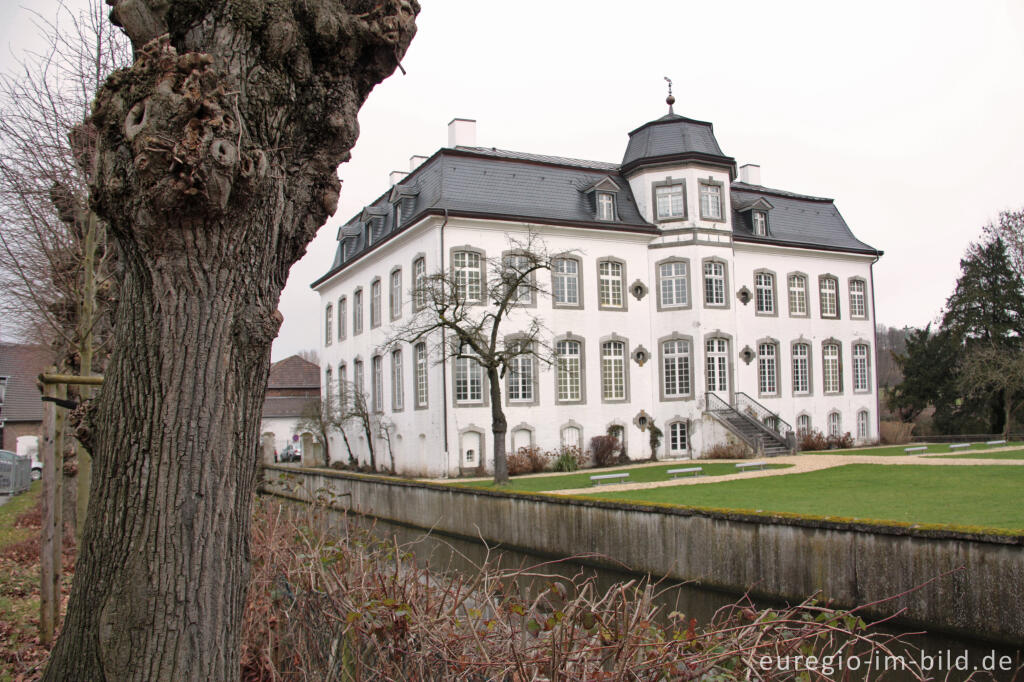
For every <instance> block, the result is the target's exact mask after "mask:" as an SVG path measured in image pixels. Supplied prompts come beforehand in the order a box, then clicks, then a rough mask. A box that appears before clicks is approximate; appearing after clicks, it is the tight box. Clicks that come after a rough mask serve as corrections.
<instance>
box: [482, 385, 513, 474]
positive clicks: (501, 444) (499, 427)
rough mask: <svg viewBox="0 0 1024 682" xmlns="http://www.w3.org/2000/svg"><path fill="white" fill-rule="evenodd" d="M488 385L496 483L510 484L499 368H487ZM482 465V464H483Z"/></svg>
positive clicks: (506, 425) (506, 428) (506, 422)
mask: <svg viewBox="0 0 1024 682" xmlns="http://www.w3.org/2000/svg"><path fill="white" fill-rule="evenodd" d="M487 384H488V387H489V388H490V392H491V433H492V434H494V482H495V483H496V484H497V485H503V484H505V483H508V459H507V458H506V457H505V434H507V433H508V421H507V420H506V419H505V411H504V410H503V409H502V408H501V377H500V376H498V368H497V367H488V368H487ZM481 464H482V463H481Z"/></svg>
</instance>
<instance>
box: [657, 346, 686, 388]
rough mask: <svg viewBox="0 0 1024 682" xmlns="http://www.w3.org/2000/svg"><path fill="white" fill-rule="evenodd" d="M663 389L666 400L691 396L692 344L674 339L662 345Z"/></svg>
mask: <svg viewBox="0 0 1024 682" xmlns="http://www.w3.org/2000/svg"><path fill="white" fill-rule="evenodd" d="M661 366H662V388H663V393H664V395H665V397H666V398H679V397H682V396H688V395H690V394H691V390H690V342H689V341H684V340H683V339H673V340H671V341H666V342H665V343H663V344H661Z"/></svg>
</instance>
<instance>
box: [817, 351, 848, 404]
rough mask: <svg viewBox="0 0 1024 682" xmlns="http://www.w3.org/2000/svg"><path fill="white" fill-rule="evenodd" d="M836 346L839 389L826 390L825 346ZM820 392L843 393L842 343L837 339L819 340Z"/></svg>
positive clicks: (824, 393)
mask: <svg viewBox="0 0 1024 682" xmlns="http://www.w3.org/2000/svg"><path fill="white" fill-rule="evenodd" d="M826 346H836V364H837V369H836V373H837V376H838V377H839V390H837V391H830V390H828V381H827V379H828V364H827V362H826V360H825V347H826ZM821 394H822V395H842V394H843V344H842V342H840V341H839V339H834V338H829V339H825V340H823V341H822V342H821Z"/></svg>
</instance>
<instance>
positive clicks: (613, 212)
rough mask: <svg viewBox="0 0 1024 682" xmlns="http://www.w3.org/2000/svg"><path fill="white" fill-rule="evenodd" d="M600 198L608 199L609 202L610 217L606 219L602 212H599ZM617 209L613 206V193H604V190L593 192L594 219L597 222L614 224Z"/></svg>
mask: <svg viewBox="0 0 1024 682" xmlns="http://www.w3.org/2000/svg"><path fill="white" fill-rule="evenodd" d="M602 197H608V200H609V206H610V207H611V211H610V213H611V215H610V216H608V217H605V216H603V215H602V211H601V205H602V204H601V198H602ZM617 208H618V207H617V206H616V205H615V192H608V191H605V190H597V191H595V192H594V217H595V218H596V219H597V220H599V221H601V222H603V223H611V222H615V220H616V216H617V215H618V211H617Z"/></svg>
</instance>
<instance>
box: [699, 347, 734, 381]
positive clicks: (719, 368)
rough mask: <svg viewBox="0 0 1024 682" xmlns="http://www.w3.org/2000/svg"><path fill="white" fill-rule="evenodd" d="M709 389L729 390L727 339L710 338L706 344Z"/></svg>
mask: <svg viewBox="0 0 1024 682" xmlns="http://www.w3.org/2000/svg"><path fill="white" fill-rule="evenodd" d="M705 350H706V351H707V353H706V358H705V360H706V363H705V368H706V370H707V380H708V390H709V391H728V390H729V378H728V374H727V371H728V367H729V342H728V341H727V340H725V339H708V340H707V343H706V344H705Z"/></svg>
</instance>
